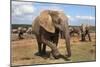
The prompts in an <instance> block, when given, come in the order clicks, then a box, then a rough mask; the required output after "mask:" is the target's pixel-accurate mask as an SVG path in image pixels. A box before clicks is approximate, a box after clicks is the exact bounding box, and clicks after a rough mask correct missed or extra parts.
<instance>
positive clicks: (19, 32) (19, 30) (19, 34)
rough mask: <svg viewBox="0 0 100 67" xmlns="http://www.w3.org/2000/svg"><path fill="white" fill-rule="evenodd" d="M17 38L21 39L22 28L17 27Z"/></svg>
mask: <svg viewBox="0 0 100 67" xmlns="http://www.w3.org/2000/svg"><path fill="white" fill-rule="evenodd" d="M17 30H18V38H19V39H23V34H24V30H23V27H18V29H17Z"/></svg>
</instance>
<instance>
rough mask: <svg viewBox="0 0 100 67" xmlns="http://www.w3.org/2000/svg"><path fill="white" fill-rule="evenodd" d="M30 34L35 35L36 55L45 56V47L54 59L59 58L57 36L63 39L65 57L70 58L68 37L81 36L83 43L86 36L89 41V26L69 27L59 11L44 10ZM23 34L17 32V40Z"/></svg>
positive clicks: (33, 24) (65, 17) (34, 23)
mask: <svg viewBox="0 0 100 67" xmlns="http://www.w3.org/2000/svg"><path fill="white" fill-rule="evenodd" d="M32 33H33V34H35V36H36V39H37V43H38V54H39V55H40V56H42V55H45V54H46V46H48V47H49V48H50V49H51V54H52V56H53V57H54V58H55V59H58V58H60V56H61V54H60V52H59V50H58V48H57V45H58V39H59V34H61V37H63V38H64V39H65V44H66V47H65V48H66V54H65V55H66V56H67V57H71V46H70V37H71V36H72V35H73V34H74V33H76V34H78V35H81V41H85V40H86V39H85V37H86V35H88V38H89V41H91V37H90V33H89V26H88V25H84V24H82V25H81V26H80V27H79V28H75V27H70V28H69V24H68V17H67V16H66V15H65V14H64V13H63V12H61V11H54V10H44V11H42V12H41V13H40V14H39V15H38V16H37V17H36V18H35V19H34V21H33V23H32ZM22 34H23V33H22V32H21V30H20V32H19V38H21V35H22Z"/></svg>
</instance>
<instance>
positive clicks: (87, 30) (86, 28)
mask: <svg viewBox="0 0 100 67" xmlns="http://www.w3.org/2000/svg"><path fill="white" fill-rule="evenodd" d="M80 30H81V41H86V39H85V37H86V35H87V36H88V39H89V41H91V36H90V27H89V26H88V25H84V24H82V25H81V26H80Z"/></svg>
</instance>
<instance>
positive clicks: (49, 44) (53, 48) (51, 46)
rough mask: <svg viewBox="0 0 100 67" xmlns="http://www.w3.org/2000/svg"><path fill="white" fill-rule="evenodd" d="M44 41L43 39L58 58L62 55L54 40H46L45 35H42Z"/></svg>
mask: <svg viewBox="0 0 100 67" xmlns="http://www.w3.org/2000/svg"><path fill="white" fill-rule="evenodd" d="M42 41H43V43H45V44H46V45H47V46H48V47H50V48H51V52H52V55H53V56H54V57H55V58H56V59H58V58H59V56H60V53H59V51H58V49H57V46H56V44H54V43H53V42H51V41H49V40H46V39H45V38H43V37H42Z"/></svg>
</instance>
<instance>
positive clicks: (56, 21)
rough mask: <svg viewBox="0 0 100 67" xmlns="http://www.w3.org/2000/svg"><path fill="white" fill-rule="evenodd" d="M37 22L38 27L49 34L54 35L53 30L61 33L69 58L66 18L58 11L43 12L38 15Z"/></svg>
mask: <svg viewBox="0 0 100 67" xmlns="http://www.w3.org/2000/svg"><path fill="white" fill-rule="evenodd" d="M39 20H40V21H39V24H40V26H41V27H43V28H44V29H45V30H46V31H48V32H50V33H55V29H58V30H59V31H62V32H63V35H64V38H65V42H66V49H67V53H68V56H69V57H70V56H71V50H70V36H69V29H68V18H67V16H66V15H65V14H64V13H63V12H60V11H53V10H45V11H43V12H41V13H40V16H39Z"/></svg>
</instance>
